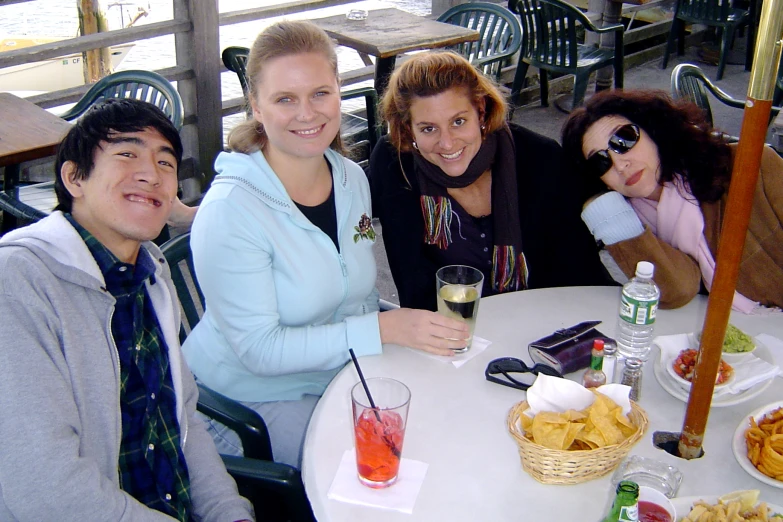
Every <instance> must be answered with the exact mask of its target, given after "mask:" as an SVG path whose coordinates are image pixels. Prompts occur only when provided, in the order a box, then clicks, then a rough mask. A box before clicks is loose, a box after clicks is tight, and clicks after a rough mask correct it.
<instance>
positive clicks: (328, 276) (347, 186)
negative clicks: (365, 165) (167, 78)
mask: <svg viewBox="0 0 783 522" xmlns="http://www.w3.org/2000/svg"><path fill="white" fill-rule="evenodd" d="M326 158H327V160H328V161H329V163H330V165H331V168H332V176H333V177H334V199H335V206H336V209H337V234H338V239H339V243H340V252H338V251H337V248H336V247H335V245H334V243H333V242H332V240H331V239H330V238H329V236H328V235H327V234H325V233H324V232H323V231H322V230H321V229H320V228H318V227H317V226H315V225H313V224H312V223H311V222H310V221H309V220H308V219H307V218H306V217H305V216H304V214H302V212H301V211H300V210H299V208H297V206H296V204H295V203H294V202H293V201H292V200H291V198H290V197H289V196H288V193H287V192H286V190H285V188H284V187H283V184H282V183H281V182H280V180H279V179H278V177H277V175H276V174H275V173H274V171H272V169H271V167H270V166H269V164H268V163H267V161H266V159H265V158H264V155H263V154H262V153H261V152H255V153H253V154H249V155H248V154H241V153H225V152H224V153H221V154H220V155H219V156H218V158H217V161H216V162H215V170H216V171H217V172H218V176H216V177H215V180H214V181H213V182H212V186H211V188H210V189H209V192H207V195H206V196H205V197H204V201H203V202H202V204H201V206H200V208H199V211H198V214H197V215H196V220H195V222H194V223H193V228H192V233H191V239H190V244H191V248H192V250H193V259H194V263H195V267H196V276H197V278H198V282H199V284H200V285H201V289H202V291H203V292H204V296H205V298H206V311H205V313H204V317H203V318H202V320H201V321H200V322H199V324H198V325H197V326H196V327H195V328H194V329H193V332H191V334H190V335H189V336H188V338H187V340H186V341H185V344H184V346H183V351H184V353H185V358H186V359H187V361H188V365H189V366H190V368H191V370H192V371H193V373H194V374H195V375H196V376H197V377H198V379H199V380H201V381H203V382H204V384H206V385H207V386H209V387H210V388H212V389H214V390H216V391H218V392H220V393H222V394H224V395H227V396H229V397H231V398H232V399H235V400H241V401H249V402H267V401H278V400H298V399H301V398H302V396H303V395H304V394H313V395H321V394H323V392H324V390H325V389H326V386H327V384H329V381H330V380H331V379H332V378H333V377H334V375H335V374H336V373H337V371H339V369H340V368H342V366H343V365H344V364H345V363H346V362H347V361H348V360H349V359H350V355H349V353H348V348H349V347H350V348H353V349H354V351H355V352H356V354H357V355H370V354H377V353H380V352H381V339H380V331H379V326H378V292H377V290H376V289H375V275H376V269H375V258H374V257H373V252H372V248H373V243H374V241H373V240H371V239H369V238H365V237H362V236H361V235H359V237H358V238H355V236H356V235H357V234H358V232H357V230H356V228H354V227H358V226H359V221H360V220H361V218H362V216H364V215H366V216H368V217H371V216H372V210H371V206H370V190H369V185H368V183H367V178H366V176H365V175H364V172H363V171H362V170H361V168H360V167H359V166H358V165H356V164H355V163H353V162H351V161H349V160H347V159H345V158H343V157H342V156H340V155H339V154H337V153H336V152H334V151H332V150H327V151H326ZM365 236H366V234H365Z"/></svg>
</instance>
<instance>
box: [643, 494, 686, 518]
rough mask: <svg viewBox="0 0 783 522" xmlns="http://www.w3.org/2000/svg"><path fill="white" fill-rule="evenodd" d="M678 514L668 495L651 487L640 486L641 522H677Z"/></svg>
mask: <svg viewBox="0 0 783 522" xmlns="http://www.w3.org/2000/svg"><path fill="white" fill-rule="evenodd" d="M676 520H677V512H676V510H675V509H674V504H672V502H671V500H669V499H668V498H667V497H666V495H664V494H663V493H661V492H660V491H658V490H657V489H655V488H651V487H649V486H639V522H675V521H676Z"/></svg>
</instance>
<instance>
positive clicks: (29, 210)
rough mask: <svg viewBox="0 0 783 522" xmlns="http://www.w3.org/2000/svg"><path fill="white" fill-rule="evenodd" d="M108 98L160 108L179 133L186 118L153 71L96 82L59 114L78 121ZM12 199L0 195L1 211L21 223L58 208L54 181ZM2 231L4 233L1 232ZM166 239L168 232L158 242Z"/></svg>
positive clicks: (167, 85) (174, 96)
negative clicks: (139, 102) (142, 102)
mask: <svg viewBox="0 0 783 522" xmlns="http://www.w3.org/2000/svg"><path fill="white" fill-rule="evenodd" d="M108 98H128V99H136V100H144V101H147V102H150V103H152V104H153V105H156V106H157V107H159V108H160V109H161V110H163V112H164V113H165V114H166V116H168V117H169V119H171V122H172V123H173V124H174V126H175V127H176V128H177V130H180V129H181V128H182V122H183V120H184V119H185V113H184V109H183V105H182V99H181V98H180V96H179V93H178V92H177V90H176V89H175V88H174V86H173V85H171V83H169V81H168V80H166V78H164V77H163V76H161V75H159V74H158V73H155V72H152V71H142V70H131V71H121V72H116V73H113V74H110V75H108V76H106V77H105V78H102V79H100V80H98V81H97V82H96V83H95V84H94V85H93V86H92V87H90V89H89V90H88V91H87V92H86V93H85V95H84V96H82V98H81V99H80V100H79V101H78V102H77V103H76V105H74V106H73V107H72V108H71V109H70V110H68V111H66V112H64V113H63V114H61V115H60V117H61V118H63V119H64V120H68V121H72V120H75V119H77V118H79V117H80V116H81V115H82V114H84V113H85V112H87V110H88V109H89V108H90V107H92V106H93V105H95V104H96V103H99V102H101V101H103V100H106V99H108ZM16 190H17V191H18V195H16V196H15V197H14V196H12V195H10V194H6V193H2V194H0V210H2V211H3V212H6V213H10V214H11V215H13V216H15V217H16V218H17V219H20V220H22V221H24V222H30V223H32V222H35V221H39V220H41V219H43V218H45V217H46V216H48V215H49V214H50V213H51V212H52V210H53V209H54V207H55V206H56V205H57V198H56V196H55V195H54V182H53V181H47V182H45V183H36V184H33V185H28V186H26V187H20V188H18V189H16ZM4 231H6V230H5V229H4ZM167 239H168V232H167V229H165V228H164V233H163V234H162V236H161V237H160V238H159V239H158V240H157V241H158V242H162V241H165V240H167Z"/></svg>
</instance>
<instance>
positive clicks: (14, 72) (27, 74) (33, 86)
mask: <svg viewBox="0 0 783 522" xmlns="http://www.w3.org/2000/svg"><path fill="white" fill-rule="evenodd" d="M58 40H61V38H46V37H41V38H37V37H31V36H22V37H19V38H2V39H0V52H4V51H13V50H16V49H23V48H25V47H31V46H34V45H42V44H46V43H51V42H56V41H58ZM133 45H134V44H133V43H126V44H120V45H115V46H113V47H112V48H111V63H112V69H115V68H116V67H117V66H118V65H119V64H120V62H122V60H123V59H125V57H126V56H127V54H128V51H130V50H131V47H133ZM78 85H84V69H83V65H82V54H81V53H76V54H69V55H68V56H61V57H59V58H52V59H50V60H43V61H40V62H31V63H25V64H21V65H14V66H12V67H6V68H4V69H0V91H43V92H49V91H57V90H60V89H68V88H70V87H76V86H78Z"/></svg>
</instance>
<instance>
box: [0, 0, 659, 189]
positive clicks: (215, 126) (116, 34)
mask: <svg viewBox="0 0 783 522" xmlns="http://www.w3.org/2000/svg"><path fill="white" fill-rule="evenodd" d="M33 1H36V0H0V8H2V6H7V5H11V4H17V3H22V2H33ZM37 1H38V2H40V3H41V4H43V3H44V2H45V0H37ZM172 1H173V18H172V19H171V20H166V21H163V22H156V23H151V24H146V25H140V26H137V27H130V28H126V29H120V30H116V31H109V32H105V33H99V34H92V35H88V36H83V37H77V38H70V39H65V40H60V41H57V42H52V43H47V44H43V45H38V46H35V47H27V48H24V49H19V50H15V51H8V52H4V53H0V69H2V68H5V67H11V66H14V65H20V64H24V63H29V62H34V61H40V60H47V59H52V58H57V57H60V56H65V55H68V54H73V53H80V52H84V51H89V50H92V49H98V48H101V47H109V46H113V45H119V44H123V43H128V42H136V41H140V40H147V39H151V38H156V37H159V36H165V35H174V45H175V54H176V66H174V67H168V68H164V69H159V70H157V71H156V72H158V73H160V74H161V75H163V76H164V77H165V78H167V79H168V80H170V81H176V82H177V90H178V91H179V93H180V95H181V96H182V100H183V103H184V107H185V125H184V127H183V129H182V133H181V134H182V139H183V142H184V145H185V153H186V157H193V158H196V159H197V165H198V171H197V173H198V172H200V173H203V175H204V177H205V181H206V182H207V183H208V182H209V181H210V180H211V176H212V164H213V161H214V158H215V156H216V155H217V153H218V152H219V151H220V150H222V148H223V117H225V116H227V115H231V114H235V113H238V112H241V111H242V110H243V108H244V98H242V97H236V98H232V99H228V100H223V99H222V92H221V83H220V75H221V74H222V73H223V72H225V71H226V69H225V68H224V67H223V65H222V63H221V61H220V52H221V48H220V41H219V27H221V26H228V25H234V24H239V23H245V22H251V21H255V20H261V19H265V18H270V17H276V16H283V15H288V14H293V13H301V12H305V11H311V10H314V9H319V8H324V7H330V6H335V5H343V4H347V3H351V2H354V1H356V0H301V1H296V2H289V3H284V4H277V5H274V6H268V7H257V8H253V9H246V10H242V11H233V12H228V13H219V12H218V5H217V4H218V2H217V0H172ZM502 3H503V4H505V3H506V1H503V2H502ZM575 3H578V2H575ZM652 3H653V4H656V3H658V2H656V1H653V2H652ZM629 7H631V6H626V9H624V11H626V10H627V8H629ZM638 8H640V7H637V8H636V9H638ZM669 23H670V22H667V23H663V24H656V25H657V27H654V28H653V27H650V28H644V29H642V30H640V31H638V32H636V31H632V32H630V33H629V34H626V42H627V43H630V41H635V40H638V39H639V38H640V37H648V36H650V33H651V31H654V32H655V33H661V32H664V31H667V30H668V24H669ZM365 63H367V62H366V61H365ZM627 65H628V64H627ZM373 71H374V69H373V67H372V66H366V67H363V68H359V69H356V70H353V71H349V72H348V73H345V74H343V77H342V81H343V84H345V85H350V84H353V83H356V82H360V81H364V80H368V79H371V78H372V75H373ZM512 77H513V67H510V68H508V70H505V71H504V76H503V78H504V79H505V80H508V81H510V80H511V78H512ZM564 80H566V79H564ZM561 83H563V84H564V85H565V83H566V82H565V81H564V82H561ZM553 87H557V86H556V85H554V86H553ZM88 88H89V85H87V86H84V85H82V86H79V87H73V88H70V89H65V90H60V91H54V92H49V93H46V94H41V95H37V96H32V97H30V98H29V100H30V101H32V102H33V103H36V104H38V105H40V106H41V107H44V108H49V107H56V106H59V105H63V104H66V103H73V102H76V101H77V100H78V99H79V98H81V96H82V95H83V94H84V93H85V92H86V91H87V89H88ZM533 90H534V91H537V89H533ZM191 173H192V170H191ZM187 175H192V174H187Z"/></svg>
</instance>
